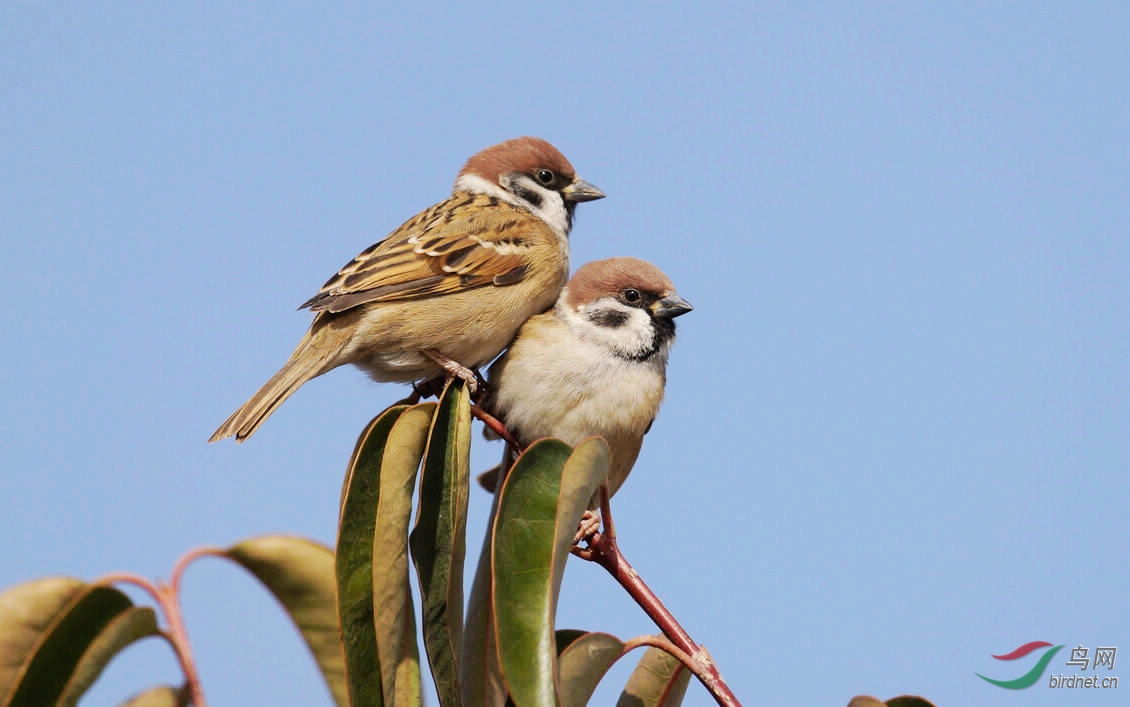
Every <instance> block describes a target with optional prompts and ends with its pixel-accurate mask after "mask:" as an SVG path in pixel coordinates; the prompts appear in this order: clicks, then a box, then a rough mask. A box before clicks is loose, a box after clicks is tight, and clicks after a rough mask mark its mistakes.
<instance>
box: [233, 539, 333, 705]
mask: <svg viewBox="0 0 1130 707" xmlns="http://www.w3.org/2000/svg"><path fill="white" fill-rule="evenodd" d="M216 554H217V555H218V556H219V557H224V558H226V559H229V560H231V561H233V562H235V563H237V564H238V565H240V566H241V567H243V568H244V569H246V570H247V571H248V572H250V573H251V574H252V575H253V576H254V577H255V578H256V579H258V580H259V581H260V582H262V583H263V586H265V587H266V588H267V590H268V591H270V592H271V594H273V595H274V597H275V599H277V600H278V602H279V603H280V604H281V605H282V607H283V609H284V610H285V611H286V613H287V614H288V615H289V616H290V619H291V621H293V622H294V625H295V627H296V628H297V629H298V631H299V633H300V634H301V635H302V639H303V640H304V641H305V642H306V646H307V647H308V648H309V649H310V652H311V653H312V654H313V656H314V660H315V661H316V662H317V663H318V668H319V669H320V670H321V672H322V677H323V678H324V679H325V681H326V686H327V687H328V688H329V690H330V694H331V695H332V696H333V698H334V702H335V703H336V704H338V705H342V706H344V705H348V704H349V692H348V688H347V684H346V678H345V657H344V655H343V654H342V648H341V639H340V636H339V633H338V617H337V588H336V582H335V578H334V556H333V551H332V550H330V549H329V548H328V547H326V546H324V545H321V544H319V543H315V542H313V541H311V540H306V539H305V538H299V537H293V536H286V535H264V536H261V537H257V538H252V539H250V540H245V541H244V542H241V543H239V544H237V545H233V546H232V547H230V548H228V549H227V550H225V551H223V552H217V553H216Z"/></svg>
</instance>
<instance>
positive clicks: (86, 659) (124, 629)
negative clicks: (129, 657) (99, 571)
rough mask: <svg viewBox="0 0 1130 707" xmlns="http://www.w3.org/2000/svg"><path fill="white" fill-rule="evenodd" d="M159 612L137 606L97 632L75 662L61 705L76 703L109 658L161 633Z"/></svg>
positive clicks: (127, 610) (66, 706)
mask: <svg viewBox="0 0 1130 707" xmlns="http://www.w3.org/2000/svg"><path fill="white" fill-rule="evenodd" d="M161 635H162V634H161V633H160V630H159V628H158V626H157V614H156V612H154V611H153V609H150V608H149V607H147V606H146V607H138V606H135V607H133V608H131V609H126V610H125V611H123V612H122V613H121V614H118V615H117V616H116V617H114V619H113V620H112V621H110V623H108V624H107V625H106V628H104V629H102V632H101V633H100V634H98V637H97V638H95V639H94V640H93V641H92V642H91V643H90V645H88V646H87V648H86V651H85V652H84V653H83V654H82V658H80V659H79V662H78V665H77V666H75V670H74V672H73V673H72V674H71V676H70V679H68V680H67V684H66V686H65V687H64V688H63V695H62V697H60V698H59V703H58V704H59V705H60V706H62V707H73V706H74V705H76V704H78V700H79V698H80V697H82V696H83V694H84V693H85V692H86V691H87V690H89V689H90V686H91V685H93V684H94V681H95V680H97V679H98V676H99V675H101V674H102V671H103V670H104V669H105V668H106V665H107V664H108V663H109V662H110V660H111V659H112V658H113V657H114V656H115V655H117V654H118V653H120V652H121V651H122V650H123V649H125V648H126V647H127V646H129V645H130V644H132V643H134V642H136V641H140V640H141V639H143V638H148V637H150V636H161Z"/></svg>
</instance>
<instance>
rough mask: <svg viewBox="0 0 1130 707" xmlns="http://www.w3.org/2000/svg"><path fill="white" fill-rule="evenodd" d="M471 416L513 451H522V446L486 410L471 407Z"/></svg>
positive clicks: (475, 406) (474, 406)
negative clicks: (477, 419) (480, 421)
mask: <svg viewBox="0 0 1130 707" xmlns="http://www.w3.org/2000/svg"><path fill="white" fill-rule="evenodd" d="M471 414H472V415H474V416H475V417H477V418H479V419H480V420H482V422H483V424H484V425H486V426H487V427H489V428H490V429H491V431H492V432H494V433H495V434H496V435H498V436H499V437H501V438H502V439H504V440H506V443H507V444H509V445H510V446H511V447H513V448H514V449H517V450H519V451H521V450H522V445H520V444H518V440H516V439H514V435H512V434H510V433H509V432H508V431H507V430H506V426H505V425H503V424H502V422H501V421H499V419H498V418H497V417H495V416H494V415H491V414H490V413H489V412H487V411H486V410H483V409H482V408H481V407H479V406H478V405H471Z"/></svg>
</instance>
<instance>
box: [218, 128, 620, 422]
mask: <svg viewBox="0 0 1130 707" xmlns="http://www.w3.org/2000/svg"><path fill="white" fill-rule="evenodd" d="M603 196H604V193H603V192H602V191H600V190H599V189H597V188H596V187H594V186H593V185H591V184H589V183H588V182H586V181H584V180H583V179H580V178H579V177H577V175H576V173H575V172H574V170H573V166H572V165H571V164H569V160H567V159H565V156H564V155H562V154H561V153H560V152H559V151H558V150H557V149H556V148H555V147H553V145H550V144H549V143H548V142H546V141H545V140H541V139H538V138H533V137H521V138H517V139H514V140H507V141H506V142H503V143H500V144H498V145H494V146H493V147H488V148H487V149H485V150H483V151H482V152H480V153H478V154H476V155H475V156H473V157H471V159H469V160H467V164H466V165H465V166H464V167H463V169H462V171H460V172H459V176H458V177H457V178H456V180H455V187H454V190H453V192H452V196H451V198H450V199H448V200H447V201H443V202H440V203H439V204H436V205H435V206H432V207H431V208H429V209H426V210H424V211H422V212H420V213H419V214H417V215H416V216H414V217H412V218H411V219H409V220H408V221H407V222H406V223H404V225H402V226H401V227H400V228H398V229H396V230H395V231H393V232H392V233H391V234H390V235H389V236H388V237H387V238H385V239H384V240H383V241H381V242H379V243H377V244H375V245H373V246H370V247H369V248H366V249H365V250H364V251H362V252H361V254H360V255H358V256H357V257H356V258H354V259H353V260H351V261H350V262H349V263H348V264H347V265H346V266H345V267H343V268H342V269H341V270H339V271H338V272H337V274H336V275H334V276H333V277H331V278H330V279H329V281H327V282H326V284H325V285H323V286H322V289H321V290H320V291H319V292H318V294H316V295H314V296H313V297H311V298H310V299H309V300H307V301H306V302H305V303H304V304H303V305H302V306H301V307H300V308H299V309H309V310H311V311H313V312H316V313H317V316H316V317H314V322H313V323H312V324H311V326H310V330H309V331H308V332H306V335H305V336H304V337H303V338H302V341H300V342H299V343H298V347H297V348H296V349H295V350H294V353H292V354H291V355H290V360H288V361H287V362H286V364H285V365H284V366H283V367H282V369H280V370H279V372H278V373H276V374H275V375H274V376H272V377H271V379H270V380H268V381H267V382H266V384H264V385H263V387H262V388H260V389H259V392H257V393H255V395H253V396H252V397H251V399H250V400H248V401H247V402H246V403H244V404H243V406H242V407H240V408H239V409H238V410H236V411H235V412H234V413H232V415H231V417H229V418H228V419H227V420H226V421H225V422H224V424H222V425H220V427H219V429H217V430H216V432H215V433H214V434H213V435H212V437H211V439H210V440H209V441H210V442H214V441H216V440H219V439H223V438H225V437H233V436H234V437H235V438H236V440H237V441H242V440H244V439H246V438H247V437H250V436H251V434H252V433H253V432H255V430H256V429H257V428H258V427H259V425H261V424H262V423H263V421H264V420H265V419H266V418H267V417H268V416H269V415H270V414H271V413H272V412H274V411H275V409H276V408H277V407H278V406H279V405H281V404H282V402H283V401H284V400H286V399H287V397H289V396H290V395H291V394H292V393H293V392H294V391H295V390H297V389H298V387H299V386H301V385H302V384H303V383H305V382H306V381H308V380H310V379H311V378H314V377H316V376H320V375H321V374H323V373H325V372H327V371H329V370H332V369H334V368H337V367H338V366H341V365H344V364H347V363H352V364H354V365H356V366H358V367H359V368H361V369H363V370H365V371H366V372H367V373H368V374H369V375H370V376H371V377H372V378H373V379H374V380H377V381H400V382H412V381H417V380H425V379H432V378H436V377H438V376H441V375H443V374H445V373H446V374H447V375H448V376H457V377H460V378H463V379H464V380H466V381H467V382H468V385H470V386H472V388H473V387H474V385H475V375H474V369H476V368H478V367H479V366H482V365H484V364H486V363H488V362H489V361H490V360H491V359H493V358H494V357H495V356H497V355H498V354H499V352H501V351H502V349H503V348H505V347H506V345H507V344H508V343H510V341H511V340H512V339H513V338H514V335H515V333H516V332H517V331H518V328H519V327H520V326H521V325H522V323H523V322H524V321H526V319H528V318H529V317H530V316H532V315H534V314H538V313H539V312H543V311H545V310H546V309H548V308H549V307H551V306H552V305H553V302H554V300H555V299H556V298H557V295H558V293H559V292H560V291H561V288H562V286H563V285H564V284H565V280H566V278H567V277H568V273H569V241H568V235H569V231H570V229H571V227H572V224H573V211H574V209H575V208H576V205H577V204H578V203H579V202H582V201H591V200H593V199H600V198H602V197H603Z"/></svg>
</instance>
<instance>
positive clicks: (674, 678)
mask: <svg viewBox="0 0 1130 707" xmlns="http://www.w3.org/2000/svg"><path fill="white" fill-rule="evenodd" d="M690 679H691V671H690V670H687V668H686V666H684V665H683V664H682V663H681V662H680V661H679V659H678V658H675V657H674V656H672V655H671V654H670V653H668V652H666V651H664V650H663V649H661V648H656V647H654V646H652V647H650V648H648V649H647V651H645V652H644V654H643V657H642V658H640V662H639V663H638V664H637V665H636V669H635V670H633V671H632V674H631V676H630V677H629V678H628V684H627V685H625V686H624V691H623V692H621V693H620V699H619V700H617V701H616V704H617V706H618V707H678V705H681V704H682V703H683V695H685V694H686V692H687V683H689V682H690Z"/></svg>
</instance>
